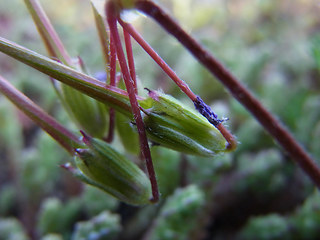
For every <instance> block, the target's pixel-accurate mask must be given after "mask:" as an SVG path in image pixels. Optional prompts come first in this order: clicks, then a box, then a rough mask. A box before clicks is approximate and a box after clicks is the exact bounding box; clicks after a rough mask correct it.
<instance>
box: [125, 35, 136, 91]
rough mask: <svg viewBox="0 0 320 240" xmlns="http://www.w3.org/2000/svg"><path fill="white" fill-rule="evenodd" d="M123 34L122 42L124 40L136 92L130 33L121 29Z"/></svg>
mask: <svg viewBox="0 0 320 240" xmlns="http://www.w3.org/2000/svg"><path fill="white" fill-rule="evenodd" d="M123 36H124V42H125V46H126V51H127V58H128V65H129V70H130V76H131V79H132V81H133V86H134V90H135V93H136V94H138V86H137V78H136V70H135V67H134V58H133V52H132V44H131V37H130V34H129V33H128V32H127V31H126V30H125V29H123Z"/></svg>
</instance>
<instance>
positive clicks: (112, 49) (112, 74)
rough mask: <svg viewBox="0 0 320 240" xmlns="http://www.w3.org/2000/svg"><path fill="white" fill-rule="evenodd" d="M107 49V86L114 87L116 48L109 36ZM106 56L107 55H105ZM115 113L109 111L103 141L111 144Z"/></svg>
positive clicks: (111, 110)
mask: <svg viewBox="0 0 320 240" xmlns="http://www.w3.org/2000/svg"><path fill="white" fill-rule="evenodd" d="M109 44H110V46H109V49H110V64H109V69H108V71H109V73H110V74H109V79H110V82H109V84H110V85H111V86H116V85H117V84H116V74H117V55H116V47H115V45H114V40H113V38H112V36H110V41H109ZM107 55H108V53H107ZM115 118H116V113H115V111H114V109H113V108H110V109H109V129H108V136H107V137H106V138H105V141H106V142H108V143H111V142H112V141H113V138H114V128H115V120H116V119H115Z"/></svg>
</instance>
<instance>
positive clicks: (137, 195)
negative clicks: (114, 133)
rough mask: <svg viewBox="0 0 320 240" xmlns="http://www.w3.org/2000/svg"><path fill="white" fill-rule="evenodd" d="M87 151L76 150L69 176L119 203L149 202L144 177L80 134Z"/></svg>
mask: <svg viewBox="0 0 320 240" xmlns="http://www.w3.org/2000/svg"><path fill="white" fill-rule="evenodd" d="M83 135H84V137H83V140H84V143H85V144H86V145H87V146H88V147H89V148H88V149H76V150H75V151H76V157H75V164H76V166H77V167H78V171H73V173H74V174H75V175H76V176H77V177H79V178H80V179H81V180H83V181H84V182H86V183H88V184H91V185H93V186H95V187H98V188H100V189H102V190H104V191H106V192H107V193H109V194H111V195H113V196H114V197H116V198H118V199H119V200H120V201H123V202H126V203H129V204H133V205H144V204H148V203H150V199H151V186H150V181H149V179H148V177H147V176H146V174H145V173H144V172H143V171H142V170H141V169H140V168H139V167H138V166H137V165H135V164H134V163H133V162H131V161H129V160H128V159H126V158H125V157H124V156H122V155H121V154H120V153H118V152H117V151H115V150H114V149H113V148H112V147H111V146H110V145H109V144H107V143H106V142H104V141H102V140H99V139H96V138H91V137H88V136H87V135H85V134H83Z"/></svg>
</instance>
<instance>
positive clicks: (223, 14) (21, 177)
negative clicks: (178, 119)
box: [0, 0, 320, 240]
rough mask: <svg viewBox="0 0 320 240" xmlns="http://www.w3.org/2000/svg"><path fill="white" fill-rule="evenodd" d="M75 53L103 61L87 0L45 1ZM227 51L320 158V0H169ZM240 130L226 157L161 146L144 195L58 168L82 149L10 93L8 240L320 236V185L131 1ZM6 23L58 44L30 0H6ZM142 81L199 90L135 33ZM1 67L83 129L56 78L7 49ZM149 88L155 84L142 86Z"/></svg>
mask: <svg viewBox="0 0 320 240" xmlns="http://www.w3.org/2000/svg"><path fill="white" fill-rule="evenodd" d="M40 2H41V3H42V5H43V6H44V9H45V11H46V12H47V14H48V15H49V18H50V19H51V21H52V23H53V25H54V27H55V28H56V30H57V32H58V34H59V35H60V37H61V39H62V41H63V43H64V44H65V46H66V48H67V49H68V51H69V53H70V54H71V55H72V56H81V57H82V58H83V60H84V62H85V64H86V65H87V66H88V69H90V72H91V74H93V75H94V74H96V73H98V72H100V71H103V70H104V65H103V61H102V54H101V49H100V46H99V44H97V43H98V36H97V31H96V29H95V25H94V19H93V14H92V9H91V7H90V2H89V1H88V0H69V1H64V0H55V1H50V0H41V1H40ZM158 3H159V4H160V5H161V6H162V7H163V8H164V9H166V10H167V11H168V12H169V13H170V14H171V15H173V16H174V17H175V18H176V19H177V21H178V22H179V23H180V24H181V25H182V26H183V28H184V29H186V30H187V31H188V32H189V33H190V34H191V35H192V36H194V37H196V39H198V40H199V41H201V42H202V44H203V45H205V46H206V47H207V49H208V50H209V51H210V52H211V53H213V54H214V55H215V56H216V57H217V58H218V59H219V60H221V61H222V62H223V63H224V64H225V65H226V66H227V67H228V69H230V71H231V72H232V73H233V74H234V75H235V76H237V77H238V78H239V79H240V80H241V81H242V82H243V83H244V84H245V85H246V86H248V88H249V89H251V90H252V91H253V92H254V94H255V95H256V96H257V97H258V99H259V100H260V101H261V102H262V103H263V104H264V105H265V106H266V107H267V108H268V109H269V110H270V111H271V112H272V113H274V114H275V115H276V116H277V117H278V119H279V120H280V121H282V122H283V123H284V124H285V125H286V126H287V127H288V129H289V130H290V131H291V132H292V133H293V135H294V136H295V138H296V139H297V140H298V141H299V142H300V143H301V144H302V145H303V146H304V147H305V149H307V151H308V152H309V153H310V154H311V155H312V156H313V157H314V159H315V160H316V161H317V162H318V164H320V18H319V10H320V5H319V1H308V0H291V1H289V0H284V1H276V0H269V1H267V0H241V1H240V0H228V1H226V0H201V1H200V0H172V1H169V0H159V1H158ZM124 17H125V18H128V19H130V21H132V23H133V24H134V25H135V27H136V29H137V30H138V31H139V32H140V33H141V34H142V35H143V36H144V37H145V39H146V40H147V41H148V42H149V43H150V44H151V45H152V46H153V47H154V49H155V50H156V51H157V52H158V53H159V54H160V55H161V56H162V57H163V58H164V59H165V60H166V61H167V63H168V64H169V65H170V66H171V67H172V68H173V69H174V70H175V71H176V73H177V74H178V75H179V76H180V77H181V78H182V79H184V80H185V81H186V82H187V83H188V84H189V85H190V87H191V89H192V90H193V91H194V92H195V93H196V94H198V95H200V96H201V97H202V98H203V99H204V100H205V101H206V102H207V103H210V105H211V106H212V108H213V109H214V110H215V111H216V112H217V113H218V115H219V116H220V117H229V119H230V120H229V121H228V122H227V123H226V124H227V125H228V126H229V129H230V130H231V131H232V132H233V133H234V134H235V135H236V136H237V139H238V141H239V142H240V145H239V147H238V149H237V150H236V151H235V152H233V153H228V154H225V155H219V156H216V157H215V158H214V159H212V158H210V159H208V158H199V157H193V156H181V155H180V154H179V153H177V152H173V151H170V150H167V149H162V148H153V149H152V151H153V158H154V161H155V165H156V166H155V167H156V171H157V175H158V180H159V184H160V190H161V192H162V201H161V202H160V203H159V204H157V205H154V206H145V207H139V208H138V207H132V206H128V205H125V204H122V203H119V202H118V201H117V200H115V199H114V198H112V197H110V196H108V195H107V194H105V193H102V192H100V191H98V190H96V189H94V188H91V187H88V186H83V185H82V183H80V182H79V181H78V180H76V179H74V178H73V177H72V176H70V174H68V173H66V172H65V171H63V170H62V169H61V168H59V165H60V164H63V163H65V162H67V161H70V157H69V156H68V155H67V153H66V152H65V151H64V150H63V149H61V148H60V147H59V146H58V145H57V144H56V143H55V142H54V141H53V140H52V139H51V138H50V137H49V136H48V135H46V133H44V132H43V131H42V130H40V129H39V128H38V127H37V126H36V125H35V124H34V123H32V122H31V121H30V120H28V119H27V118H26V117H25V116H24V115H23V114H21V113H20V112H19V111H17V110H16V109H15V107H14V106H13V105H12V104H11V103H9V101H8V100H7V99H5V98H4V97H3V96H2V95H0V166H1V167H0V240H23V239H45V240H48V239H54V240H56V239H57V240H60V239H90V240H91V239H92V240H93V239H161V240H163V239H168V240H170V239H318V238H320V195H319V192H318V190H316V189H315V187H314V185H313V184H312V183H311V182H310V180H309V178H308V177H307V176H306V175H305V174H304V173H303V172H302V171H301V169H299V168H298V167H297V166H296V165H295V164H294V163H293V161H291V159H290V157H288V156H287V155H286V153H285V152H283V151H282V149H280V148H279V147H278V146H277V145H276V144H275V143H274V141H273V140H272V138H271V137H270V136H269V135H268V134H267V133H266V132H265V131H264V130H263V129H262V128H261V126H260V125H259V124H258V123H257V122H256V121H255V119H253V117H252V116H251V115H250V114H249V113H248V112H247V111H246V110H245V109H244V108H243V107H242V106H241V105H240V104H239V103H238V102H236V101H235V100H234V99H233V98H232V97H231V96H230V95H229V94H228V93H227V92H226V91H225V90H224V88H223V86H222V85H221V84H220V83H218V81H216V79H215V78H214V77H213V76H211V75H210V74H209V73H208V72H207V71H206V70H205V69H204V68H203V67H202V66H201V65H199V64H198V63H197V62H196V61H195V60H194V59H193V58H192V57H191V55H190V54H189V53H188V52H187V51H186V50H185V49H183V48H182V47H181V46H180V45H179V44H178V42H177V41H176V40H175V39H173V38H172V37H171V36H169V35H167V34H166V33H165V32H164V31H163V30H162V29H161V28H160V27H159V26H158V25H156V24H155V23H154V22H153V21H152V20H151V19H148V18H146V17H144V16H142V15H138V14H133V15H132V14H131V13H130V14H124ZM0 36H1V37H5V38H7V39H9V40H12V41H15V42H17V43H19V44H21V45H23V46H25V47H27V48H30V49H32V50H34V51H36V52H39V53H41V54H44V55H46V51H45V49H44V47H43V44H42V42H41V39H40V37H39V35H38V33H37V30H36V28H35V26H34V24H33V21H32V19H31V17H30V16H29V14H28V12H27V10H26V8H25V6H24V4H23V1H21V0H11V1H0ZM133 47H134V55H135V60H136V67H137V74H138V77H139V79H140V81H141V85H142V86H143V87H148V88H150V89H159V88H161V89H163V91H165V92H166V93H169V94H171V95H173V96H174V97H176V98H179V99H182V100H183V101H184V102H186V104H190V105H191V103H190V102H189V100H188V99H187V98H186V97H185V96H184V95H183V94H182V92H181V91H180V90H178V88H177V87H176V86H175V85H174V84H173V83H172V82H171V81H170V80H169V79H168V78H167V77H166V75H165V74H164V73H163V72H162V71H161V70H160V69H159V68H158V66H157V65H156V64H155V63H153V62H152V60H151V59H150V57H149V56H148V55H147V54H146V53H144V52H143V51H142V50H141V48H140V47H139V46H138V45H137V44H133ZM0 73H1V74H2V75H3V76H5V77H6V78H7V79H8V80H10V82H12V83H13V84H14V85H15V86H16V87H17V88H19V89H20V90H21V91H23V92H24V93H25V94H26V95H27V96H29V97H30V98H32V99H33V100H34V101H35V102H36V103H38V104H39V105H40V106H41V107H42V108H44V109H45V110H46V111H47V112H49V113H50V114H51V115H53V116H55V117H56V118H57V119H58V120H59V121H60V122H61V123H63V124H64V125H66V126H67V127H69V128H70V129H72V130H74V131H75V132H77V131H78V129H77V128H76V127H75V126H74V124H72V123H71V121H70V119H69V118H68V116H67V114H66V113H65V111H64V109H63V108H62V107H61V104H60V103H59V101H58V98H57V96H56V95H55V92H54V90H53V88H52V86H51V84H50V82H49V79H48V78H47V77H46V76H45V75H43V74H40V73H38V72H36V71H35V70H33V69H31V68H29V67H27V66H24V65H23V64H21V63H18V62H17V61H15V60H13V59H11V58H9V57H6V56H4V55H3V54H0ZM141 93H142V94H143V92H141Z"/></svg>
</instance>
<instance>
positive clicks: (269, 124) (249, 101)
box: [136, 0, 320, 188]
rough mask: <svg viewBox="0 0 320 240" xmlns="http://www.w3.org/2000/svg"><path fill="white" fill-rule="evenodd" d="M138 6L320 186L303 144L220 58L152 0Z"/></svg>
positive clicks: (317, 170)
mask: <svg viewBox="0 0 320 240" xmlns="http://www.w3.org/2000/svg"><path fill="white" fill-rule="evenodd" d="M136 8H137V9H138V10H140V11H142V12H144V13H145V14H147V15H149V16H150V17H152V18H153V19H154V20H155V21H156V22H158V23H159V24H160V25H161V26H162V27H163V28H164V29H165V30H166V31H167V32H168V33H170V34H171V35H173V36H174V37H175V38H176V39H177V40H178V41H179V42H180V43H181V44H182V45H183V46H184V47H185V48H187V49H188V50H189V51H190V52H191V53H192V54H193V56H194V57H195V58H196V59H198V60H199V62H200V63H201V64H203V65H204V66H205V67H206V68H207V69H208V70H209V71H210V72H211V73H212V74H213V75H214V76H216V77H217V78H218V79H219V80H220V81H221V83H222V84H223V85H224V86H225V87H226V88H227V89H228V90H229V91H230V93H231V94H232V95H233V97H235V98H236V99H237V100H238V101H239V102H240V103H241V104H242V105H243V106H244V107H245V108H246V109H247V110H248V111H250V112H251V114H252V115H253V116H254V117H255V118H256V119H257V120H258V121H259V122H260V124H261V125H262V126H263V127H264V128H265V129H266V130H267V131H268V132H269V133H270V134H271V135H272V136H273V137H274V139H276V140H277V142H278V143H279V144H280V145H281V146H282V147H283V148H284V149H285V150H286V151H287V152H288V153H289V154H290V156H291V158H292V159H293V160H294V161H296V163H297V164H298V165H299V166H300V167H301V168H302V169H303V170H304V171H305V172H306V173H307V174H308V176H309V177H310V178H311V179H312V180H313V182H314V183H315V184H316V185H317V186H318V188H320V170H319V168H318V166H317V165H316V164H315V162H314V161H313V159H312V158H311V157H310V156H309V155H308V154H307V153H306V151H305V150H304V149H303V148H302V146H301V145H300V144H299V143H298V142H297V141H296V140H295V139H294V137H293V136H292V135H291V134H290V133H289V132H288V131H287V130H286V128H285V127H284V126H283V125H282V124H281V123H280V122H279V121H278V120H277V119H276V118H275V117H274V116H273V115H272V114H271V113H270V112H268V111H267V110H266V108H265V107H263V106H262V104H261V103H260V102H259V101H258V100H257V99H256V98H255V97H254V96H253V94H252V93H251V92H250V91H249V90H248V89H247V88H246V87H245V86H244V85H243V84H241V83H240V81H239V80H238V79H236V78H235V77H234V76H233V75H232V74H231V73H230V72H229V71H228V70H227V69H226V68H225V67H224V66H223V65H222V64H221V63H220V62H219V61H218V60H216V59H215V58H214V57H213V56H212V55H211V54H210V53H209V52H208V51H207V50H205V49H204V48H203V47H202V46H201V45H200V44H199V43H198V42H197V41H196V40H195V39H193V38H192V37H191V36H190V35H189V34H187V33H186V32H185V31H184V30H183V29H182V28H181V27H180V26H179V25H178V24H177V23H176V22H175V21H174V20H173V19H172V18H171V17H170V16H169V15H167V14H166V13H165V12H164V11H163V10H162V9H161V8H160V7H158V6H157V5H156V4H155V3H153V2H152V1H145V0H138V1H137V3H136Z"/></svg>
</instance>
